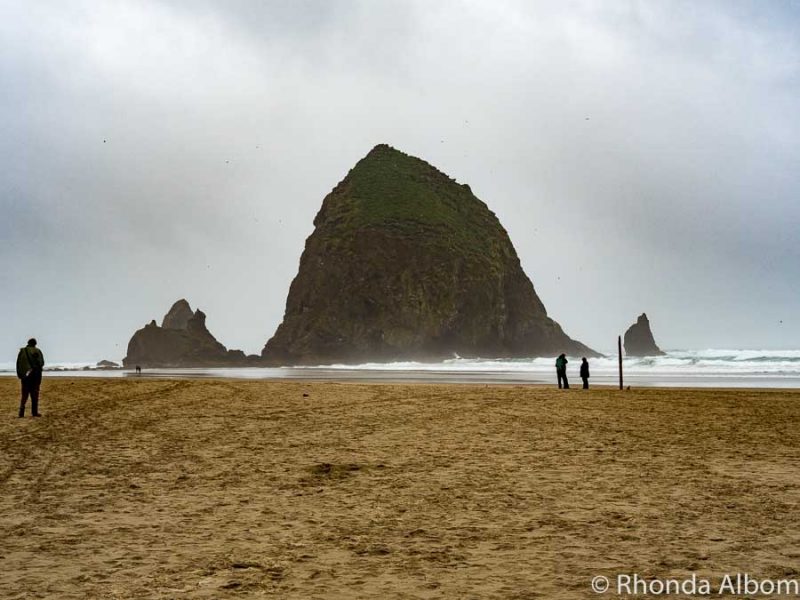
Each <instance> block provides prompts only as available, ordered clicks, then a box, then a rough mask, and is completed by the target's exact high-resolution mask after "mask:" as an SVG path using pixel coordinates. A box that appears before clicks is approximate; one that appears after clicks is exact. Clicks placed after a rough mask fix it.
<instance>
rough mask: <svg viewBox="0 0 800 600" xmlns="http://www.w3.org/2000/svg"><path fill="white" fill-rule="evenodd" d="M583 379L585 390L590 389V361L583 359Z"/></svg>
mask: <svg viewBox="0 0 800 600" xmlns="http://www.w3.org/2000/svg"><path fill="white" fill-rule="evenodd" d="M581 379H583V389H585V390H588V389H589V361H588V360H586V357H585V356H584V357H583V360H582V362H581Z"/></svg>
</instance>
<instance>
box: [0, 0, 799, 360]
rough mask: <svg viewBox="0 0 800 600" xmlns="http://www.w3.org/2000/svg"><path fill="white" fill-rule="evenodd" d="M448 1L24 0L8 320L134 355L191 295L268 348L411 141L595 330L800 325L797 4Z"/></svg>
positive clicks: (753, 343) (777, 343) (774, 329)
mask: <svg viewBox="0 0 800 600" xmlns="http://www.w3.org/2000/svg"><path fill="white" fill-rule="evenodd" d="M431 4H432V3H424V2H416V1H406V2H380V3H377V2H367V1H362V2H356V1H352V2H345V1H342V2H316V1H308V2H246V1H244V0H241V1H238V2H230V3H216V2H192V3H184V2H177V1H174V2H133V1H130V2H117V3H91V2H74V3H68V4H66V3H60V2H36V3H25V4H24V5H23V4H18V3H12V2H0V44H2V47H0V109H1V110H0V127H2V133H3V135H2V136H0V159H2V161H3V165H4V169H3V171H2V174H1V175H0V193H1V194H2V196H1V197H0V210H2V213H3V219H2V220H1V221H0V236H2V247H1V248H0V268H2V269H3V271H4V273H5V274H6V283H7V286H6V290H7V291H6V292H5V293H4V294H3V295H2V296H0V315H2V317H0V319H1V321H0V322H1V323H2V326H0V332H1V333H0V342H2V344H3V345H4V346H5V347H7V348H9V349H10V350H9V352H10V353H13V349H14V348H15V347H16V346H18V345H19V344H20V343H21V342H22V341H24V339H27V337H28V336H29V335H37V336H39V338H40V339H41V341H42V345H43V346H44V347H45V350H48V351H49V355H50V356H52V357H53V358H54V359H61V360H66V359H70V358H73V359H84V358H87V359H92V358H94V359H99V358H104V357H109V358H121V357H122V355H123V354H124V351H125V348H124V346H125V343H126V342H127V339H128V337H129V335H130V333H131V332H132V331H133V330H134V329H135V328H137V327H140V326H141V325H142V324H144V323H145V322H146V321H148V320H149V319H151V318H155V317H160V316H161V314H163V312H164V311H166V309H167V308H168V307H169V305H170V303H171V302H172V301H173V300H175V299H177V298H179V297H182V296H186V297H187V298H188V299H189V300H190V302H191V303H192V304H193V306H200V307H201V308H203V310H205V311H206V312H207V313H208V315H209V327H210V328H211V330H212V332H214V333H215V334H216V335H217V337H218V338H220V340H221V341H222V342H223V343H225V344H226V345H228V346H229V347H239V348H243V349H244V350H246V351H248V352H257V351H259V350H260V348H261V346H262V345H263V343H264V342H265V341H266V339H267V338H268V337H269V336H270V335H271V334H272V332H273V331H274V328H275V327H276V326H277V324H278V322H279V321H280V319H281V316H282V311H283V305H284V301H285V296H286V292H287V290H288V285H289V283H290V281H291V279H292V277H293V276H294V274H295V272H296V269H297V261H298V259H299V255H300V252H301V251H302V247H303V243H304V240H305V238H306V236H307V235H308V234H309V233H310V232H311V228H312V225H311V221H312V219H313V216H314V214H315V213H316V211H317V209H318V208H319V204H320V202H321V200H322V198H323V196H324V195H325V194H326V193H327V192H328V191H329V190H330V189H331V188H332V187H333V186H334V185H335V184H336V183H337V182H338V181H339V180H340V179H341V178H342V177H343V176H344V175H345V174H346V172H347V170H348V169H349V168H350V167H351V166H352V165H353V164H354V163H355V162H356V161H357V160H358V159H359V158H360V157H361V156H363V155H364V154H365V153H366V152H367V151H368V150H369V149H370V148H371V147H372V146H373V145H374V144H376V143H379V142H387V143H390V144H392V145H394V146H396V147H398V148H400V149H402V150H404V151H406V152H409V153H411V154H414V155H417V156H420V157H422V158H424V159H426V160H428V161H429V162H431V163H433V164H434V165H436V166H437V167H439V168H441V169H442V170H444V171H445V172H447V173H448V174H450V175H451V176H454V177H456V178H457V179H458V180H459V181H462V182H466V183H469V184H470V185H471V186H472V189H473V191H475V192H476V194H478V196H479V197H481V198H482V199H483V200H484V201H486V202H487V203H488V204H489V206H490V207H491V208H492V209H493V210H494V211H495V212H496V213H497V214H498V216H499V218H500V220H501V221H502V222H503V224H504V225H505V226H506V228H507V229H508V230H509V234H510V235H511V238H512V241H513V242H514V243H515V245H516V248H517V251H518V252H519V254H520V258H521V259H522V262H523V265H524V266H525V268H526V270H527V272H528V274H529V275H530V277H531V279H532V280H533V282H534V285H535V286H536V289H537V291H538V292H539V294H540V295H541V297H542V299H543V301H544V303H545V305H546V306H547V307H548V310H549V312H550V313H551V315H553V316H554V317H555V318H556V319H557V320H559V321H560V322H561V323H562V325H564V327H565V328H566V330H567V331H568V332H569V333H570V334H571V335H573V336H575V337H578V338H579V339H581V340H582V341H585V342H587V343H589V344H590V345H594V346H596V347H599V348H601V349H602V348H610V347H611V344H612V343H613V341H614V337H615V336H616V335H617V333H620V332H621V331H622V330H624V328H625V327H627V325H628V324H629V323H630V322H632V320H633V319H634V318H635V316H636V315H637V314H638V313H639V312H641V311H642V310H646V311H647V312H648V314H649V315H650V317H651V320H652V322H653V327H654V330H655V333H656V336H657V339H658V340H659V342H660V343H661V344H662V345H664V346H666V347H709V346H710V347H720V346H746V347H759V346H762V347H796V346H797V340H798V339H800V321H798V319H797V316H796V314H797V308H798V303H797V299H796V295H797V293H796V290H797V284H798V282H800V266H798V265H800V260H798V259H800V251H799V250H798V244H797V233H796V232H797V231H798V227H799V226H800V202H798V192H800V180H799V179H798V174H797V173H798V168H797V165H798V164H800V147H799V146H798V139H800V135H799V134H800V131H798V129H799V128H800V118H798V117H800V100H798V99H800V93H798V92H800V89H798V88H799V87H800V78H799V77H798V75H799V74H800V73H799V71H800V69H799V68H798V65H800V42H798V36H797V31H798V23H799V22H800V8H798V4H796V3H774V4H769V5H767V6H765V5H764V4H763V3H731V2H713V3H694V2H691V3H690V2H686V3H683V2H669V3H666V2H648V3H638V2H615V3H606V2H604V3H597V2H568V3H563V2H553V3H535V4H533V5H532V4H531V3H528V2H521V1H520V2H516V1H510V0H509V1H505V2H492V3H488V2H468V1H463V2H443V3H433V6H431ZM780 321H783V323H781V322H780Z"/></svg>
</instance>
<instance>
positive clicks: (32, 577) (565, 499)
mask: <svg viewBox="0 0 800 600" xmlns="http://www.w3.org/2000/svg"><path fill="white" fill-rule="evenodd" d="M304 394H308V395H307V396H305V395H304ZM0 398H1V400H0V415H4V416H2V417H0V597H2V598H11V599H13V598H236V597H277V598H292V599H294V598H297V599H300V598H303V599H305V598H476V599H477V598H481V599H483V598H569V599H574V598H598V597H600V596H596V595H595V594H593V593H592V592H591V591H590V590H589V581H590V579H591V577H592V576H594V575H597V574H605V575H609V576H612V577H613V576H616V574H618V573H631V574H632V573H639V574H640V575H642V576H650V577H654V576H662V577H666V576H669V577H679V578H682V577H688V576H690V575H691V574H692V573H696V574H697V575H698V576H699V577H709V578H718V577H719V576H721V575H722V574H725V573H735V572H737V571H741V572H745V571H746V572H748V573H750V574H752V575H756V576H758V577H762V578H766V577H772V578H779V577H782V578H787V577H788V578H794V577H800V573H798V569H800V560H798V559H800V520H799V519H798V510H797V509H798V501H800V471H798V464H800V463H799V462H798V460H799V459H800V443H799V442H800V439H799V437H800V419H798V413H799V412H800V391H744V390H738V391H731V390H725V391H714V390H711V391H709V390H703V391H696V390H679V389H671V390H652V389H650V390H634V391H629V392H618V391H615V390H599V389H598V390H591V391H589V392H583V391H582V390H578V389H573V390H570V391H565V392H559V391H558V390H554V389H551V388H543V387H523V386H513V387H512V386H494V387H490V386H458V385H448V386H445V385H389V384H376V385H356V384H334V383H303V382H297V383H272V382H245V381H224V380H213V381H208V380H206V381H201V380H189V381H174V380H153V379H139V380H135V379H134V380H130V379H128V380H110V379H56V378H52V379H46V380H45V383H44V386H43V399H42V407H41V410H42V412H43V414H44V417H43V418H42V419H31V418H26V419H24V420H21V419H16V417H15V415H16V407H17V382H16V380H14V379H10V378H3V379H0ZM606 597H614V595H613V594H606Z"/></svg>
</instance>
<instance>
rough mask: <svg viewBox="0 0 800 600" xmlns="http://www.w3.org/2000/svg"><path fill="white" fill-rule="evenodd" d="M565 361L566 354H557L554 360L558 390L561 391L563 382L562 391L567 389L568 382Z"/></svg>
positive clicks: (566, 361)
mask: <svg viewBox="0 0 800 600" xmlns="http://www.w3.org/2000/svg"><path fill="white" fill-rule="evenodd" d="M568 362H569V361H568V360H567V356H566V354H563V353H562V354H559V355H558V358H557V359H556V376H557V377H558V389H561V384H562V381H563V384H564V389H565V390H568V389H569V381H567V363H568Z"/></svg>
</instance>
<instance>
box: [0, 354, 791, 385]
mask: <svg viewBox="0 0 800 600" xmlns="http://www.w3.org/2000/svg"><path fill="white" fill-rule="evenodd" d="M554 360H555V358H554V357H553V358H534V359H466V358H452V359H450V360H445V361H442V362H437V363H421V362H396V363H367V364H362V365H326V366H319V367H281V368H214V369H145V371H144V374H143V375H144V376H165V377H232V378H242V379H308V380H335V381H370V382H372V381H385V382H430V383H552V384H555V368H554ZM94 364H95V363H94V362H92V361H87V362H80V361H78V362H67V363H55V364H52V365H48V367H47V368H46V369H47V373H46V374H47V376H92V377H131V376H136V375H134V374H132V373H131V372H129V371H122V370H115V371H99V370H82V369H84V367H88V366H93V365H94ZM589 364H590V369H591V379H590V382H591V384H594V385H617V381H618V380H617V357H616V356H615V355H612V354H609V355H608V356H607V357H604V358H593V359H591V360H590V361H589ZM579 365H580V358H579V357H571V358H570V363H569V366H568V375H569V377H570V379H571V382H572V384H573V385H577V386H580V379H579V378H578V366H579ZM54 369H68V370H63V371H58V370H54ZM623 373H624V384H625V385H626V386H628V385H630V386H632V387H653V386H658V387H742V388H800V350H719V349H716V350H671V351H668V352H667V354H666V355H665V356H658V357H648V358H625V359H624V360H623ZM14 374H15V373H14V364H13V363H12V362H5V363H0V375H5V376H13V375H14Z"/></svg>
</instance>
